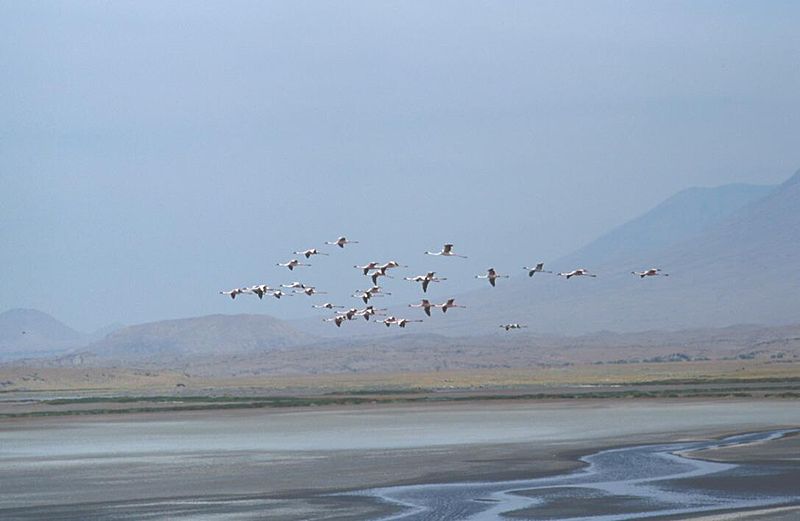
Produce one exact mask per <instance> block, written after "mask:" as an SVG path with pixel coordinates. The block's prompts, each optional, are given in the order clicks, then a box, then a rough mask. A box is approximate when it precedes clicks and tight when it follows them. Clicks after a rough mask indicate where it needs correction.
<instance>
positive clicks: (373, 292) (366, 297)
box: [353, 286, 391, 304]
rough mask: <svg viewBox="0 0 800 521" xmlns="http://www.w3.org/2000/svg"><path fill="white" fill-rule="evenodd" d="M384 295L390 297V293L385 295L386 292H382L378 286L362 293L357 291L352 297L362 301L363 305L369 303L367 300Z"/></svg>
mask: <svg viewBox="0 0 800 521" xmlns="http://www.w3.org/2000/svg"><path fill="white" fill-rule="evenodd" d="M384 295H391V293H387V292H386V291H383V290H382V289H381V287H380V286H372V287H371V288H369V289H368V290H364V291H360V290H359V291H358V292H356V293H355V294H354V295H353V297H355V298H360V299H361V300H363V301H364V304H367V303H368V302H369V299H371V298H372V297H376V296H377V297H382V296H384Z"/></svg>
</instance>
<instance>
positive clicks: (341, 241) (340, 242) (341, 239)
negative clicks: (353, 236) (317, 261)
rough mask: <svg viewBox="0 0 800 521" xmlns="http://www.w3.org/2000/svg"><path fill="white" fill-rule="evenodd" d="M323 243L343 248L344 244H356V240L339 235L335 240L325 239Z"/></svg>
mask: <svg viewBox="0 0 800 521" xmlns="http://www.w3.org/2000/svg"><path fill="white" fill-rule="evenodd" d="M325 244H330V245H336V246H338V247H340V248H344V245H345V244H358V241H350V240H347V237H339V238H338V239H336V240H335V241H325Z"/></svg>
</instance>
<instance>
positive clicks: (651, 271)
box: [631, 268, 669, 279]
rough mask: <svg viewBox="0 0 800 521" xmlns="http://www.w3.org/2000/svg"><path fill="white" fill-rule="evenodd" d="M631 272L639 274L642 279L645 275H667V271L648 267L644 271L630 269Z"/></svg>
mask: <svg viewBox="0 0 800 521" xmlns="http://www.w3.org/2000/svg"><path fill="white" fill-rule="evenodd" d="M631 273H633V274H634V275H639V277H640V278H642V279H643V278H645V277H656V276H659V275H660V276H662V277H669V273H661V269H660V268H650V269H649V270H645V271H632V272H631Z"/></svg>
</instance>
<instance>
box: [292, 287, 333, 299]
mask: <svg viewBox="0 0 800 521" xmlns="http://www.w3.org/2000/svg"><path fill="white" fill-rule="evenodd" d="M294 292H295V293H297V294H301V293H305V294H306V295H308V296H309V297H310V296H311V295H327V292H325V291H317V288H315V287H314V286H306V287H305V288H303V289H302V291H297V290H294Z"/></svg>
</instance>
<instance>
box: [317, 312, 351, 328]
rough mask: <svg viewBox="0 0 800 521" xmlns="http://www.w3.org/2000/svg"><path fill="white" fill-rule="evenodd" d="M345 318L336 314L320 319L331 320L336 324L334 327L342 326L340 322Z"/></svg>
mask: <svg viewBox="0 0 800 521" xmlns="http://www.w3.org/2000/svg"><path fill="white" fill-rule="evenodd" d="M345 320H347V319H346V318H345V317H344V316H342V315H336V316H335V317H331V318H323V319H322V321H323V322H333V323H334V324H336V327H342V322H344V321H345Z"/></svg>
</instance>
